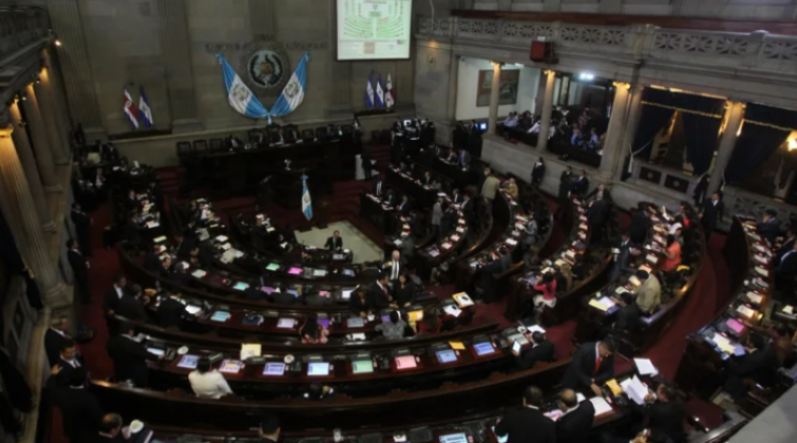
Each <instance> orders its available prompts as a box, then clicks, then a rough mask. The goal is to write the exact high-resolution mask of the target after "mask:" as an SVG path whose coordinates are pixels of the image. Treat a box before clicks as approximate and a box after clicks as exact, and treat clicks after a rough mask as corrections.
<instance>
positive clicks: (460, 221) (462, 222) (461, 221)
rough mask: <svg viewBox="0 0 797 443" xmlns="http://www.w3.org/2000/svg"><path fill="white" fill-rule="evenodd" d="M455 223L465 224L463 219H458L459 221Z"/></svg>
mask: <svg viewBox="0 0 797 443" xmlns="http://www.w3.org/2000/svg"><path fill="white" fill-rule="evenodd" d="M457 223H459V224H460V225H464V224H467V222H466V221H465V219H464V218H460V219H459V220H457Z"/></svg>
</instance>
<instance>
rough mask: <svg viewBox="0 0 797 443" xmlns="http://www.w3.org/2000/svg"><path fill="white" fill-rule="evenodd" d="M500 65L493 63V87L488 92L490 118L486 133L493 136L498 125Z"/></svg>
mask: <svg viewBox="0 0 797 443" xmlns="http://www.w3.org/2000/svg"><path fill="white" fill-rule="evenodd" d="M501 65H502V63H499V62H493V86H492V89H491V90H490V117H489V119H488V120H487V133H488V134H491V135H494V134H495V126H496V125H497V124H498V101H499V97H500V95H501Z"/></svg>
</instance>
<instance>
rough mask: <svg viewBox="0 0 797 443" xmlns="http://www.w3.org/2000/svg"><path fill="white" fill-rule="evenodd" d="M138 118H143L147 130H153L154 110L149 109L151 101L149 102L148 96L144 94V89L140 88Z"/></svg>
mask: <svg viewBox="0 0 797 443" xmlns="http://www.w3.org/2000/svg"><path fill="white" fill-rule="evenodd" d="M138 116H139V118H141V121H142V122H144V126H146V127H147V129H150V128H152V125H153V122H152V108H150V107H149V100H147V96H146V94H144V87H143V86H142V87H140V88H139V90H138Z"/></svg>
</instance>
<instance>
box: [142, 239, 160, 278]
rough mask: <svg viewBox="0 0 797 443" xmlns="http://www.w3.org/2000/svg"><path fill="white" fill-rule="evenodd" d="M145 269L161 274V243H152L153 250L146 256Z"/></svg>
mask: <svg viewBox="0 0 797 443" xmlns="http://www.w3.org/2000/svg"><path fill="white" fill-rule="evenodd" d="M144 269H146V270H147V271H149V272H152V273H155V274H159V273H160V270H161V258H160V245H155V244H154V245H152V250H151V251H149V252H147V256H146V257H145V258H144Z"/></svg>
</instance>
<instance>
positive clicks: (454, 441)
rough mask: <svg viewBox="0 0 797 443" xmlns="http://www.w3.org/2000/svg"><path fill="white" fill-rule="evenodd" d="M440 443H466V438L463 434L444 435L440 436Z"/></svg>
mask: <svg viewBox="0 0 797 443" xmlns="http://www.w3.org/2000/svg"><path fill="white" fill-rule="evenodd" d="M440 443H468V436H467V435H465V433H464V432H457V433H456V434H444V435H441V436H440Z"/></svg>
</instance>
